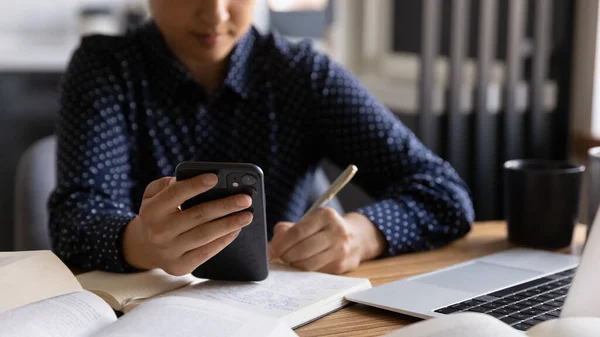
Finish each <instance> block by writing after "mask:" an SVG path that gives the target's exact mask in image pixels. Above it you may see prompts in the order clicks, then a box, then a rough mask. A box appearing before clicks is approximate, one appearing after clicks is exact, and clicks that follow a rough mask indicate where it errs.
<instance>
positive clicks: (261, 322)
mask: <svg viewBox="0 0 600 337" xmlns="http://www.w3.org/2000/svg"><path fill="white" fill-rule="evenodd" d="M148 322H152V324H148ZM135 336H139V337H142V336H143V337H172V336H194V337H269V336H272V337H292V336H296V337H297V335H296V334H295V333H294V332H293V331H292V330H291V329H290V328H288V327H285V326H283V324H282V323H280V322H278V321H277V320H275V319H272V318H268V317H265V316H260V315H257V314H255V313H252V312H247V311H243V310H239V309H236V308H232V307H228V306H225V305H222V304H220V303H215V302H207V301H202V300H197V299H189V298H184V297H176V296H172V297H165V298H158V299H152V300H148V301H146V302H144V303H142V304H141V305H140V306H138V307H137V308H136V309H135V310H133V311H131V312H130V313H128V314H126V315H124V316H123V317H121V318H120V319H119V321H118V322H117V323H115V324H112V325H110V326H108V327H107V328H105V329H104V330H102V331H100V332H98V333H97V334H96V335H94V337H135Z"/></svg>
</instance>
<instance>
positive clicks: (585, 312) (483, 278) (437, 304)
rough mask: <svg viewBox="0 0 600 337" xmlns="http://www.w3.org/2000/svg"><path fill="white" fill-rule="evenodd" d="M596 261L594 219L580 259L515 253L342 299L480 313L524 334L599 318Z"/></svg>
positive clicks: (598, 247)
mask: <svg viewBox="0 0 600 337" xmlns="http://www.w3.org/2000/svg"><path fill="white" fill-rule="evenodd" d="M598 214H600V213H598ZM598 261H600V216H598V215H596V218H595V220H594V225H593V226H592V230H591V233H590V234H589V236H588V240H587V243H586V247H585V250H584V253H583V255H582V256H581V259H580V258H579V257H577V256H572V255H566V254H559V253H552V252H547V251H542V250H535V249H526V248H515V249H510V250H507V251H504V252H500V253H496V254H492V255H488V256H485V257H481V258H477V259H473V260H470V261H467V262H464V263H460V264H456V265H454V266H451V267H448V268H444V269H441V270H437V271H434V272H430V273H426V274H422V275H417V276H414V277H411V278H406V279H402V280H399V281H395V282H391V283H387V284H384V285H381V286H377V287H373V288H371V289H368V290H365V291H361V292H357V293H354V294H350V295H347V296H346V299H347V300H349V301H352V302H356V303H361V304H365V305H369V306H373V307H377V308H380V309H385V310H390V311H395V312H398V313H402V314H405V315H409V316H414V317H418V318H432V317H439V316H444V315H449V314H453V313H458V312H478V313H485V314H488V315H491V316H494V317H496V318H498V319H500V320H502V321H503V322H505V323H507V324H509V325H511V326H512V327H514V328H516V329H518V330H522V331H525V330H527V329H529V328H531V327H532V326H534V325H536V324H538V323H541V322H543V321H546V320H550V319H554V318H558V317H573V316H597V317H600V288H597V286H596V285H597V280H598V279H599V278H600V268H598V267H597V264H598Z"/></svg>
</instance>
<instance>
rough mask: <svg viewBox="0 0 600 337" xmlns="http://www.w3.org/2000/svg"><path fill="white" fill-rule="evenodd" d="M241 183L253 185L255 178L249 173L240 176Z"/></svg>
mask: <svg viewBox="0 0 600 337" xmlns="http://www.w3.org/2000/svg"><path fill="white" fill-rule="evenodd" d="M242 184H244V185H246V186H253V185H254V184H256V178H254V177H253V176H251V175H245V176H243V177H242Z"/></svg>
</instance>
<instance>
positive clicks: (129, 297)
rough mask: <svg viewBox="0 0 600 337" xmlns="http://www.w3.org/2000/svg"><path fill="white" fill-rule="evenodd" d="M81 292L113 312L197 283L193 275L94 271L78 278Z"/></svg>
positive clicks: (159, 270) (156, 271) (157, 271)
mask: <svg viewBox="0 0 600 337" xmlns="http://www.w3.org/2000/svg"><path fill="white" fill-rule="evenodd" d="M77 279H78V280H79V282H80V283H81V285H82V286H83V288H84V289H86V290H89V291H91V292H93V293H95V294H97V295H98V296H100V297H102V298H103V299H104V300H105V301H107V302H108V303H109V304H110V306H111V307H112V308H113V309H115V310H123V308H124V307H126V306H127V304H129V303H132V302H136V301H139V300H143V299H147V298H151V297H154V296H156V295H160V294H162V293H165V292H168V291H172V290H175V289H179V288H181V287H184V286H186V285H188V284H190V283H191V282H194V281H196V280H197V279H196V278H195V277H193V276H192V275H185V276H180V277H178V276H172V275H169V274H167V273H165V272H164V271H163V270H161V269H154V270H149V271H146V272H140V273H134V274H117V273H108V272H104V271H93V272H89V273H85V274H81V275H78V276H77Z"/></svg>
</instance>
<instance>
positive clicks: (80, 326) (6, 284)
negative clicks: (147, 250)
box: [0, 251, 371, 337]
mask: <svg viewBox="0 0 600 337" xmlns="http://www.w3.org/2000/svg"><path fill="white" fill-rule="evenodd" d="M82 286H83V288H84V289H87V290H83V289H82ZM370 286H371V284H370V282H369V281H368V280H367V279H358V278H350V277H343V276H334V275H327V274H321V273H312V272H302V271H298V270H295V269H291V268H288V267H284V266H277V265H274V266H273V267H272V269H271V271H270V275H269V278H267V280H265V281H262V282H249V283H241V282H222V281H218V282H217V281H209V280H202V279H197V278H194V277H193V276H191V275H186V276H182V277H174V276H171V275H168V274H166V273H164V272H163V271H161V270H152V271H147V272H143V273H137V274H113V273H106V272H99V271H94V272H90V273H85V274H81V275H79V276H78V277H77V278H75V276H74V275H73V274H72V273H71V272H70V271H69V269H68V268H67V267H66V266H65V265H64V264H63V263H62V261H60V260H59V259H58V258H57V257H56V256H55V255H54V254H53V253H51V252H49V251H37V252H16V253H1V252H0V298H2V301H1V303H2V305H3V307H2V310H0V336H5V335H6V336H13V335H14V336H24V337H29V336H36V337H37V336H48V337H54V336H61V337H62V336H64V337H92V336H93V337H96V336H111V337H112V336H125V335H127V336H133V335H136V334H137V335H140V336H142V335H143V336H149V337H152V336H163V335H169V336H178V335H194V336H223V337H225V336H295V334H294V333H293V331H292V330H291V329H290V327H297V326H300V325H303V324H305V323H307V322H310V321H312V320H314V319H317V318H319V317H321V316H323V315H326V314H327V313H330V312H332V311H335V310H337V309H339V308H341V307H343V306H344V305H345V304H346V303H348V302H346V301H345V300H344V296H345V295H346V294H349V293H351V292H354V291H359V290H362V289H366V288H368V287H370ZM30 294H34V295H35V296H32V295H30ZM133 309H135V310H133ZM113 310H117V311H122V312H125V313H126V314H125V315H124V316H123V317H121V318H119V319H118V320H117V316H116V314H115V312H114V311H113ZM2 311H4V312H3V313H2ZM149 323H151V324H149ZM144 329H148V331H146V330H144ZM16 331H18V332H19V333H18V334H17V333H15V332H16ZM134 332H135V333H134Z"/></svg>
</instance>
